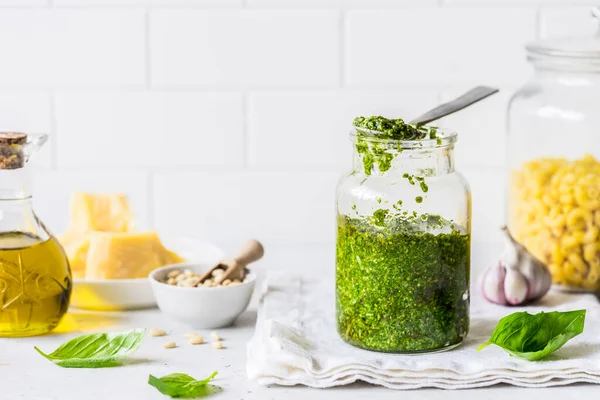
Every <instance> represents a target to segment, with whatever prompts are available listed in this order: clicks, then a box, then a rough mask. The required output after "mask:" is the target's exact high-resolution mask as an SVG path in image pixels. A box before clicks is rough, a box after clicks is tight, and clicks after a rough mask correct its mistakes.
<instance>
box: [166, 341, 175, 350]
mask: <svg viewBox="0 0 600 400" xmlns="http://www.w3.org/2000/svg"><path fill="white" fill-rule="evenodd" d="M163 347H164V348H165V349H173V348H175V347H177V343H175V342H167V343H165V344H163Z"/></svg>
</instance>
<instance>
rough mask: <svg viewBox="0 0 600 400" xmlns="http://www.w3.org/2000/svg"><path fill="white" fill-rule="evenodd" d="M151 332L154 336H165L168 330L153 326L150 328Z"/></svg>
mask: <svg viewBox="0 0 600 400" xmlns="http://www.w3.org/2000/svg"><path fill="white" fill-rule="evenodd" d="M150 334H151V335H152V336H165V335H166V334H167V332H165V331H163V330H162V329H158V328H152V329H150Z"/></svg>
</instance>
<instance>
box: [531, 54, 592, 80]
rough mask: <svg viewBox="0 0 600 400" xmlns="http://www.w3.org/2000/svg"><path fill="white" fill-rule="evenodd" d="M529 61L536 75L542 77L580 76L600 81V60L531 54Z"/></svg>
mask: <svg viewBox="0 0 600 400" xmlns="http://www.w3.org/2000/svg"><path fill="white" fill-rule="evenodd" d="M528 60H529V61H530V62H531V64H532V65H533V68H534V69H535V72H536V74H537V75H540V76H558V75H578V76H590V77H596V79H600V59H595V58H589V59H587V58H585V59H577V58H568V57H558V56H546V55H537V54H536V55H532V54H530V55H529V56H528Z"/></svg>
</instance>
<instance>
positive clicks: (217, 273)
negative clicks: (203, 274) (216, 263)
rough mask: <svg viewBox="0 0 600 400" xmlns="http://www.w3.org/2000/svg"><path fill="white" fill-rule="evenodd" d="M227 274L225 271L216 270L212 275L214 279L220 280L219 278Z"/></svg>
mask: <svg viewBox="0 0 600 400" xmlns="http://www.w3.org/2000/svg"><path fill="white" fill-rule="evenodd" d="M224 273H225V271H223V270H222V269H220V268H219V269H215V270H214V271H213V272H211V275H212V276H213V277H214V278H218V277H219V276H221V275H223V274H224Z"/></svg>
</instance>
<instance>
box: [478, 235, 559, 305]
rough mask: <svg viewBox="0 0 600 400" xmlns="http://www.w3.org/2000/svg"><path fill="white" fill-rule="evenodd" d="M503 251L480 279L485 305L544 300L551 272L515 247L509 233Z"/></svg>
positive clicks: (523, 249)
mask: <svg viewBox="0 0 600 400" xmlns="http://www.w3.org/2000/svg"><path fill="white" fill-rule="evenodd" d="M503 231H504V233H505V235H506V239H507V240H506V248H505V250H504V253H503V254H502V256H501V257H500V260H498V261H497V262H495V263H494V264H492V265H491V266H490V267H489V268H488V270H487V271H485V273H484V274H483V276H482V277H481V293H482V294H483V297H485V299H486V300H487V301H490V302H492V303H496V304H502V305H513V306H515V305H520V304H524V303H528V302H530V301H534V300H537V299H539V298H541V297H543V296H544V295H545V294H546V293H547V292H548V290H550V286H551V285H552V277H551V275H550V271H549V270H548V268H547V267H546V265H544V263H543V262H541V261H540V260H538V259H537V258H535V257H534V256H533V255H532V254H531V253H529V252H528V251H527V249H526V248H525V247H524V246H522V245H520V244H519V243H517V242H516V241H515V239H514V238H513V237H512V236H511V234H510V232H508V229H506V227H505V228H503Z"/></svg>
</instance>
